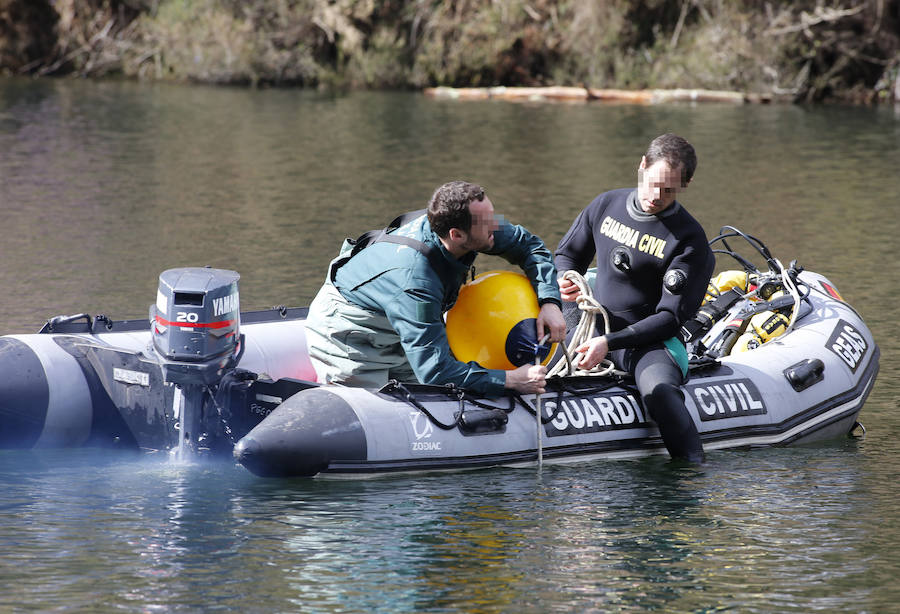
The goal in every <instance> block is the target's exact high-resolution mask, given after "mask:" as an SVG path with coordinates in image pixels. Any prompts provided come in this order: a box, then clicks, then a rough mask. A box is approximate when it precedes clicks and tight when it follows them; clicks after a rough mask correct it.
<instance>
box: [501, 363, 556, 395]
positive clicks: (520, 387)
mask: <svg viewBox="0 0 900 614" xmlns="http://www.w3.org/2000/svg"><path fill="white" fill-rule="evenodd" d="M546 384H547V367H545V366H544V365H522V366H521V367H519V368H518V369H513V370H512V371H507V372H506V384H504V386H505V387H506V388H511V389H513V390H515V391H516V392H520V393H522V394H543V393H544V392H546V390H545V389H544V386H545V385H546Z"/></svg>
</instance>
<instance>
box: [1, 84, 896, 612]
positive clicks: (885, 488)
mask: <svg viewBox="0 0 900 614" xmlns="http://www.w3.org/2000/svg"><path fill="white" fill-rule="evenodd" d="M667 131H673V132H677V133H680V134H682V135H684V136H686V137H687V138H688V139H689V140H690V141H691V142H692V143H693V144H694V145H695V147H696V148H697V151H698V154H699V158H700V165H699V168H698V171H697V174H696V175H695V179H694V182H693V184H692V185H691V187H690V189H689V190H687V191H686V192H685V193H684V194H683V196H682V198H681V200H682V202H684V203H685V204H686V205H687V206H688V208H689V209H690V210H691V211H692V213H693V214H694V215H695V217H697V218H698V220H699V221H700V222H701V223H702V224H703V225H704V227H705V228H706V229H707V234H709V235H713V234H715V232H716V231H717V230H718V228H719V227H720V226H722V225H725V224H730V225H734V226H737V227H739V228H741V229H743V230H745V231H746V232H749V233H751V234H753V235H755V236H757V237H759V238H761V239H762V240H763V241H764V242H765V243H766V244H767V245H768V246H769V248H770V249H771V251H772V252H773V253H774V254H775V256H776V257H778V258H779V259H781V260H782V261H783V262H785V263H787V262H789V261H790V260H793V259H797V260H799V262H800V263H801V264H802V265H804V266H806V267H807V268H810V269H813V270H816V271H818V272H821V273H823V274H825V275H827V276H828V277H829V278H830V279H831V281H832V282H833V283H834V285H835V286H836V287H837V288H838V290H839V291H840V292H841V293H842V295H843V296H844V298H845V299H847V300H848V301H850V302H851V303H852V304H853V305H854V306H855V307H856V308H857V309H858V310H859V311H860V312H861V314H862V315H863V317H864V319H865V320H866V322H867V323H868V325H869V327H870V328H871V329H872V330H873V332H874V334H875V338H876V341H877V342H878V344H879V346H880V348H881V350H882V358H881V374H880V376H879V380H878V382H877V384H876V386H875V389H874V391H873V392H872V395H871V396H870V398H869V401H868V402H867V404H866V406H865V407H864V408H863V411H862V414H861V416H860V419H861V421H862V422H863V423H864V425H865V426H866V428H867V429H868V432H867V435H866V437H865V438H864V439H862V440H853V439H846V440H845V439H841V440H837V441H833V442H828V443H825V444H819V445H814V446H803V447H793V448H781V449H767V450H752V451H720V452H713V453H711V454H710V455H709V461H708V463H707V464H706V465H704V466H703V467H700V468H685V467H679V466H675V465H672V464H670V463H668V462H667V461H666V460H665V459H663V458H648V459H642V460H631V461H605V462H595V463H591V464H584V465H574V466H562V467H557V466H551V467H545V468H544V469H543V471H541V472H540V473H538V472H537V471H536V470H531V469H515V470H513V469H492V470H486V471H478V472H471V473H463V474H452V475H426V476H411V477H410V476H407V477H393V478H383V479H376V480H358V481H328V480H299V479H298V480H267V479H260V478H256V477H255V476H252V475H251V474H249V473H248V472H247V471H245V470H243V469H242V468H241V467H237V466H233V465H231V464H230V463H225V462H215V463H201V464H177V463H174V462H171V461H169V460H168V459H166V458H160V457H156V456H141V455H133V454H120V453H116V454H111V453H109V452H103V453H100V452H97V451H93V450H49V451H48V450H42V451H0V586H2V587H3V590H2V591H0V611H3V612H5V611H12V612H18V611H22V612H28V611H77V612H81V611H85V612H89V611H97V612H100V611H104V612H105V611H122V612H168V611H177V612H195V611H248V612H372V611H378V612H413V611H416V612H418V611H428V612H462V611H465V612H512V611H517V612H547V611H554V612H590V611H594V612H606V611H622V612H644V611H666V612H671V611H677V612H712V611H735V612H811V611H817V612H887V611H897V606H896V603H898V601H900V586H898V584H897V582H896V578H897V576H898V574H900V552H898V545H900V506H898V505H897V503H896V500H897V484H898V470H900V454H898V452H900V446H898V443H897V433H898V427H900V419H898V416H897V412H898V410H900V407H898V406H900V389H898V385H897V381H898V376H900V369H898V360H900V344H898V342H897V325H896V317H895V313H894V312H895V310H896V306H897V304H898V299H900V291H898V285H900V265H898V259H897V251H898V247H900V243H898V239H897V237H898V236H900V222H898V218H900V215H898V213H900V204H898V193H900V179H898V170H897V168H898V162H900V112H898V111H895V110H894V109H890V108H877V109H865V108H848V107H816V108H803V107H795V106H731V105H672V106H655V107H642V106H630V105H600V104H588V105H583V104H576V105H564V104H513V103H505V102H496V101H483V102H465V103H463V102H453V101H434V100H429V99H426V98H424V97H423V96H421V95H418V94H413V93H353V94H340V95H330V94H321V93H315V92H303V91H271V90H262V91H253V90H243V89H227V88H222V89H217V88H209V87H203V86H171V85H160V84H138V83H119V82H101V83H94V82H80V81H31V80H17V79H15V80H13V79H6V80H0V211H2V215H3V229H4V231H3V239H2V245H3V258H2V260H0V283H2V287H3V289H4V293H3V294H4V298H3V300H2V301H0V334H8V333H14V332H34V331H36V330H37V329H38V328H40V326H41V325H42V324H43V322H44V321H45V320H46V319H48V318H49V317H52V316H54V315H59V314H73V313H80V312H87V313H90V314H98V313H103V314H106V315H109V316H110V317H114V318H117V319H122V318H142V317H146V315H147V311H148V307H149V305H150V304H151V303H152V302H153V301H154V300H155V295H156V285H157V282H158V275H159V273H160V272H162V271H163V270H165V269H167V268H171V267H176V266H203V265H212V266H214V267H221V268H229V269H234V270H237V271H238V272H239V273H240V274H241V302H242V307H243V308H244V309H263V308H269V307H272V306H274V305H281V304H285V305H288V306H296V305H305V304H308V302H309V301H310V300H311V298H312V297H313V295H314V294H315V292H316V290H317V289H318V286H319V283H320V281H321V279H322V278H323V276H324V273H325V266H326V264H327V262H328V261H329V260H330V259H331V258H332V257H333V256H334V255H335V253H336V251H337V249H338V247H339V245H340V241H341V239H342V238H343V237H345V236H351V235H352V236H355V235H357V234H359V233H360V232H362V231H364V230H367V229H369V228H374V227H378V226H382V225H383V224H384V223H385V222H386V221H388V220H389V219H391V218H393V217H394V215H395V214H397V213H399V212H402V211H406V210H410V209H414V208H419V207H422V206H424V204H425V203H426V201H427V199H428V198H429V196H430V194H431V191H432V190H433V189H434V188H435V187H436V186H437V185H439V184H441V183H443V182H445V181H448V180H450V179H456V178H465V179H469V180H471V181H476V182H478V183H481V184H482V185H484V186H486V188H487V189H488V193H489V195H490V196H491V198H492V200H493V202H494V204H495V207H496V208H497V210H498V211H499V212H501V213H503V214H504V215H506V216H507V217H508V218H510V219H511V220H512V221H514V222H516V223H522V224H524V225H525V226H526V227H528V228H529V229H531V230H532V231H534V232H536V233H537V234H539V235H541V236H542V237H543V238H544V239H545V241H546V242H547V243H548V245H550V246H551V247H553V246H555V245H556V243H557V242H558V241H559V239H560V237H561V236H562V234H563V233H564V232H565V230H566V229H567V228H568V225H569V224H570V223H571V221H572V219H573V218H574V216H575V215H576V214H577V212H578V211H579V210H580V209H581V208H582V207H584V206H585V205H586V204H587V203H588V202H590V200H591V199H592V198H593V197H594V196H595V195H596V194H597V193H598V192H600V191H603V190H606V189H610V188H613V187H621V186H626V185H632V184H634V183H635V182H636V167H637V164H638V162H639V161H640V155H641V153H642V150H643V148H644V147H645V146H646V143H647V142H648V141H649V140H650V139H651V138H652V137H654V136H656V135H657V134H660V133H662V132H667ZM480 262H481V267H480V268H481V270H488V269H489V268H493V267H495V266H497V265H498V263H497V262H495V261H492V260H491V259H490V258H487V257H483V256H482V257H481V259H480ZM0 428H2V426H0Z"/></svg>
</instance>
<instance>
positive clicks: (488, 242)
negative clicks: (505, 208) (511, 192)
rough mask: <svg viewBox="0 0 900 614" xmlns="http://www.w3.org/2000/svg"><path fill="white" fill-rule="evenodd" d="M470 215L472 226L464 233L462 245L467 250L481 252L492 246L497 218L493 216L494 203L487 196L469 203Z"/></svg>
mask: <svg viewBox="0 0 900 614" xmlns="http://www.w3.org/2000/svg"><path fill="white" fill-rule="evenodd" d="M469 213H470V214H471V215H472V228H470V229H469V232H468V233H466V240H465V241H464V242H463V244H462V247H463V248H465V249H466V250H468V251H472V252H481V251H485V250H488V249H490V248H492V247H493V246H494V231H495V230H497V228H498V224H497V218H496V217H495V216H494V205H493V204H492V203H491V199H490V198H488V197H487V196H485V197H484V200H477V201H475V202H472V203H469Z"/></svg>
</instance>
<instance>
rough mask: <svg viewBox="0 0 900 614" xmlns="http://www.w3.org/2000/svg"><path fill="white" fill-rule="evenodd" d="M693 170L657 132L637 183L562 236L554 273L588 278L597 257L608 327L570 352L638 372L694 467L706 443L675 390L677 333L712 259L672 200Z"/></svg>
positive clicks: (650, 402) (676, 454) (571, 291)
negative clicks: (633, 187) (579, 275)
mask: <svg viewBox="0 0 900 614" xmlns="http://www.w3.org/2000/svg"><path fill="white" fill-rule="evenodd" d="M696 167H697V156H696V153H695V152H694V148H693V147H692V146H691V145H690V143H688V142H687V141H686V140H684V139H683V138H681V137H679V136H676V135H674V134H664V135H662V136H659V137H657V138H656V139H654V140H653V141H652V142H651V143H650V146H649V147H648V149H647V152H646V153H645V154H644V156H643V157H642V158H641V163H640V165H639V167H638V187H637V189H630V188H625V189H619V190H612V191H610V192H605V193H603V194H600V195H599V196H597V198H595V199H594V200H593V202H591V204H589V205H588V206H587V207H586V208H585V209H584V210H583V211H582V212H581V213H580V214H579V215H578V217H577V218H575V221H574V222H573V224H572V226H571V228H569V230H568V232H567V233H566V235H565V236H564V237H563V238H562V240H561V241H560V243H559V247H558V249H557V251H556V255H555V261H556V268H557V270H559V271H560V274H562V273H563V272H565V271H567V270H575V271H578V272H579V273H582V274H584V273H585V271H586V270H587V269H588V267H590V266H591V264H592V261H593V260H594V258H595V256H596V266H597V278H596V281H595V284H594V298H595V299H597V300H598V301H599V302H600V303H601V304H602V305H603V306H604V308H605V309H606V311H607V312H608V314H609V319H610V332H609V333H606V334H605V335H601V336H597V337H594V338H592V339H590V340H588V341H586V342H585V343H583V344H582V345H581V346H579V347H578V348H576V351H577V352H579V353H581V354H582V356H581V358H580V360H579V361H578V362H577V363H576V364H577V366H579V367H581V368H584V369H590V368H591V367H593V366H595V365H597V364H599V363H600V362H601V361H602V360H603V359H604V358H606V356H607V354H609V355H610V358H611V359H612V360H613V362H614V363H615V364H616V365H617V366H618V367H619V368H621V369H624V370H626V371H628V372H630V373H632V374H633V375H634V378H635V383H636V384H637V388H638V392H639V394H640V395H641V401H642V403H643V405H644V407H645V409H646V410H647V411H648V412H649V414H650V416H651V417H652V418H653V420H654V421H655V422H656V424H657V426H658V427H659V431H660V433H661V434H662V438H663V442H664V443H665V445H666V449H667V450H668V451H669V454H670V455H671V456H672V458H678V459H684V460H687V461H690V462H696V463H699V462H702V461H703V458H704V457H703V446H702V444H701V443H700V435H699V433H698V432H697V427H696V425H695V424H694V421H693V419H692V418H691V416H690V414H689V413H688V411H687V408H686V407H685V404H684V393H683V392H682V391H681V389H680V387H679V386H680V385H681V384H683V383H684V382H685V381H686V377H687V352H686V351H685V347H684V343H683V342H682V340H681V338H680V337H679V336H678V333H679V330H680V328H681V325H682V323H684V322H685V321H686V320H687V319H689V318H690V317H691V316H693V315H694V313H695V312H696V311H697V309H698V308H699V307H700V303H701V302H702V300H703V296H704V293H705V291H706V286H707V283H708V281H709V278H710V276H711V275H712V271H713V268H714V267H715V259H714V258H713V254H712V251H711V250H710V248H709V245H708V244H707V240H706V234H705V233H704V231H703V228H702V227H701V226H700V224H699V223H698V222H697V221H696V220H695V219H694V218H693V217H692V216H691V215H690V214H689V213H688V212H687V210H686V209H685V208H684V207H683V206H682V205H681V204H680V203H679V202H678V201H676V200H675V196H676V194H677V193H678V192H680V191H683V190H684V189H685V188H687V186H688V184H689V183H690V181H691V178H692V177H693V174H694V170H695V169H696ZM559 282H560V292H561V294H562V299H563V301H574V300H575V299H576V298H577V296H578V294H579V291H578V288H577V286H576V285H575V284H574V283H573V282H572V281H570V280H568V279H563V278H562V277H561V278H560V280H559ZM599 325H600V326H601V330H602V326H603V323H602V321H601V322H599Z"/></svg>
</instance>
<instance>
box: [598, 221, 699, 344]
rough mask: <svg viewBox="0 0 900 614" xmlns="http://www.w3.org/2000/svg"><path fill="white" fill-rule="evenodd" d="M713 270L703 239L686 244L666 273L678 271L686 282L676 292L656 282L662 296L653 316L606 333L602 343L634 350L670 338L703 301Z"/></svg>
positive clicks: (661, 282) (661, 281)
mask: <svg viewBox="0 0 900 614" xmlns="http://www.w3.org/2000/svg"><path fill="white" fill-rule="evenodd" d="M714 267H715V258H714V257H713V254H712V252H711V251H710V249H709V246H708V245H707V243H706V239H705V237H702V238H698V239H695V240H694V241H692V242H690V243H688V244H687V245H686V247H685V249H684V250H683V251H682V252H681V253H680V254H677V255H676V256H675V257H674V258H673V259H672V262H671V263H670V264H669V267H668V269H667V271H673V270H679V271H681V272H682V273H684V275H685V277H686V283H685V286H684V288H683V289H682V290H681V291H679V292H675V293H673V292H670V291H669V290H668V289H667V288H666V287H665V284H664V283H663V280H662V279H661V280H660V285H662V286H663V287H662V294H661V297H660V300H659V303H658V304H657V305H656V310H655V311H654V313H652V314H651V315H649V316H648V317H646V318H644V319H642V320H639V321H637V322H635V323H634V324H632V325H630V326H626V327H625V328H623V329H622V330H618V331H616V332H612V333H608V334H607V335H606V340H607V342H608V343H609V349H610V350H618V349H622V348H630V347H638V346H643V345H647V344H650V343H658V342H660V341H663V340H665V339H668V338H670V337H674V336H675V335H677V334H678V333H679V331H680V330H681V325H682V324H683V323H684V322H685V321H686V320H687V319H689V318H691V317H692V316H693V315H694V314H695V313H696V312H697V309H698V308H699V307H700V303H701V302H703V296H704V294H705V293H706V286H707V284H708V283H709V278H710V276H711V275H712V271H713V268H714Z"/></svg>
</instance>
